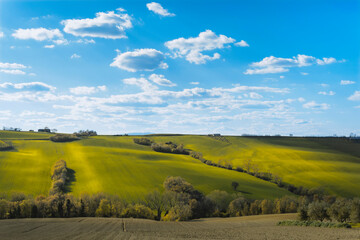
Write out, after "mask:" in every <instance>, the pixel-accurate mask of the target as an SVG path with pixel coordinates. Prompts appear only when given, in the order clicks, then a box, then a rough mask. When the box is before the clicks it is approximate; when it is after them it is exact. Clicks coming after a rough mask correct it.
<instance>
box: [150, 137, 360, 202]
mask: <svg viewBox="0 0 360 240" xmlns="http://www.w3.org/2000/svg"><path fill="white" fill-rule="evenodd" d="M152 138H153V139H155V141H159V142H161V141H169V140H171V141H174V142H176V143H184V144H185V147H187V148H190V149H193V150H195V151H199V152H202V153H203V155H204V158H205V159H208V160H211V161H213V162H216V163H217V162H219V161H220V160H228V161H230V162H232V164H233V166H234V167H237V166H240V167H243V166H244V162H245V160H248V159H251V160H252V162H253V163H254V164H256V165H257V167H258V168H259V170H260V171H269V172H271V173H274V174H277V175H279V176H280V177H282V178H283V181H285V182H288V183H291V184H294V185H295V186H305V187H308V188H311V187H320V186H322V187H324V189H325V190H326V191H328V192H329V193H331V194H337V195H341V196H346V197H353V196H360V184H359V182H360V143H359V142H354V141H353V142H349V141H348V140H347V139H344V138H290V137H227V139H229V140H230V143H226V142H221V141H218V140H215V139H212V138H210V137H207V136H166V137H165V136H161V137H159V136H156V137H152Z"/></svg>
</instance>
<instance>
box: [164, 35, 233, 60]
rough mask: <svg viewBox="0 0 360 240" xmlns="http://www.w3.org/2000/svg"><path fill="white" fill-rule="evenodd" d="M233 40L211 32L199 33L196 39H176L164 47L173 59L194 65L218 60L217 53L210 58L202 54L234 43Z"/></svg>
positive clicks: (218, 55)
mask: <svg viewBox="0 0 360 240" xmlns="http://www.w3.org/2000/svg"><path fill="white" fill-rule="evenodd" d="M234 42H235V39H233V38H231V37H227V36H225V35H219V36H218V35H216V34H215V33H214V32H213V31H211V30H206V31H205V32H201V33H200V34H199V36H198V37H190V38H183V37H182V38H178V39H174V40H171V41H168V42H166V43H165V46H166V47H167V48H168V49H170V50H171V51H172V52H173V55H174V57H180V58H183V57H185V59H186V60H187V61H189V62H190V63H195V64H204V63H206V61H211V60H215V59H219V58H220V54H219V53H214V54H213V55H212V56H210V55H206V54H203V52H204V51H212V50H215V49H222V48H225V47H227V46H229V44H230V43H234Z"/></svg>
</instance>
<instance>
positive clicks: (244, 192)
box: [236, 190, 251, 194]
mask: <svg viewBox="0 0 360 240" xmlns="http://www.w3.org/2000/svg"><path fill="white" fill-rule="evenodd" d="M236 191H237V192H239V193H243V194H251V192H247V191H241V190H236Z"/></svg>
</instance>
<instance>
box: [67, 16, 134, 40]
mask: <svg viewBox="0 0 360 240" xmlns="http://www.w3.org/2000/svg"><path fill="white" fill-rule="evenodd" d="M117 11H118V12H114V11H109V12H98V13H96V17H95V18H84V19H67V20H63V21H61V24H63V25H64V32H66V33H69V34H72V35H74V36H77V37H98V38H107V39H120V38H126V34H125V31H126V30H127V29H130V28H132V23H131V17H130V16H129V15H128V14H127V13H124V12H123V11H119V10H117Z"/></svg>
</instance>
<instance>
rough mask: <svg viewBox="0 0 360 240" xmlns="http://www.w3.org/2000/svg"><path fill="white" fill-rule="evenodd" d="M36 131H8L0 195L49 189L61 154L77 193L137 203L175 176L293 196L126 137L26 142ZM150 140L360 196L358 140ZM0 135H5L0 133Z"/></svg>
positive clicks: (201, 185) (248, 192)
mask: <svg viewBox="0 0 360 240" xmlns="http://www.w3.org/2000/svg"><path fill="white" fill-rule="evenodd" d="M16 134H18V135H16ZM35 135H36V136H35ZM40 136H46V134H45V135H44V134H40V135H38V134H35V133H24V132H21V133H8V132H6V138H7V139H12V144H13V145H14V147H15V150H13V151H6V152H0V192H10V191H22V192H25V193H28V194H34V195H37V194H47V193H48V190H49V188H50V184H51V179H50V169H51V166H52V164H53V163H54V162H55V161H57V160H59V159H63V160H65V161H66V162H67V166H68V167H69V168H70V169H72V170H74V174H75V181H74V182H73V183H72V184H71V192H72V193H73V194H75V195H79V194H81V193H82V192H88V193H96V192H106V193H110V194H117V195H120V196H122V197H124V198H126V199H128V200H135V199H139V198H142V197H143V196H144V195H145V194H146V193H148V192H150V191H152V190H155V189H158V190H162V183H163V181H164V179H165V178H166V177H167V176H181V177H183V178H185V179H186V180H187V181H188V182H190V183H191V184H193V185H194V187H195V188H197V189H199V190H200V191H202V192H204V193H205V194H207V193H209V192H211V191H212V190H215V189H220V190H226V191H228V192H230V193H232V192H234V191H233V190H232V188H231V182H232V181H237V182H239V188H238V189H239V190H240V191H241V192H242V193H243V194H244V196H246V197H248V198H253V199H263V198H270V199H273V198H276V197H281V196H284V195H291V193H290V192H288V191H286V190H284V189H281V188H279V187H277V186H276V185H275V184H272V183H270V182H266V181H263V180H260V179H257V178H255V177H253V176H250V175H248V174H245V173H239V172H236V171H229V170H226V169H221V168H217V167H212V166H208V165H206V164H203V163H201V162H200V161H199V160H196V159H193V158H191V157H190V156H186V155H177V154H166V153H159V152H154V151H152V150H151V148H150V147H149V146H142V145H138V144H135V143H133V140H132V139H133V137H132V136H97V137H91V138H87V139H83V140H80V141H77V142H68V143H54V142H51V141H48V140H25V139H36V137H37V138H39V139H42V138H41V137H40ZM148 137H149V138H152V139H153V140H155V141H156V142H166V141H173V142H175V143H178V144H181V143H182V144H184V145H185V147H186V148H189V149H192V150H194V151H199V152H202V153H203V155H204V158H205V159H208V160H211V161H213V162H219V161H224V160H226V161H230V162H231V163H232V164H233V166H234V167H235V166H240V167H243V165H244V161H246V160H249V159H251V162H252V164H253V166H257V168H258V169H259V170H260V171H270V172H271V173H274V174H277V175H279V176H281V177H282V178H283V180H284V181H285V182H288V183H291V184H294V185H295V186H300V185H301V186H305V187H309V188H311V187H318V186H323V187H324V188H325V190H327V191H328V192H330V193H335V194H338V195H343V196H350V197H351V196H359V193H360V186H359V184H357V183H358V182H360V174H359V173H360V157H359V155H358V154H359V153H358V149H359V146H360V144H359V143H356V142H350V143H347V142H343V141H345V140H344V139H335V140H334V139H333V138H328V139H327V138H323V139H315V138H276V137H226V139H227V140H228V141H220V140H217V139H215V138H211V137H208V136H199V135H194V136H190V135H166V136H161V135H154V136H148ZM2 138H4V132H1V131H0V139H2ZM16 138H17V139H16ZM334 141H335V142H334ZM336 141H340V142H336Z"/></svg>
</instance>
